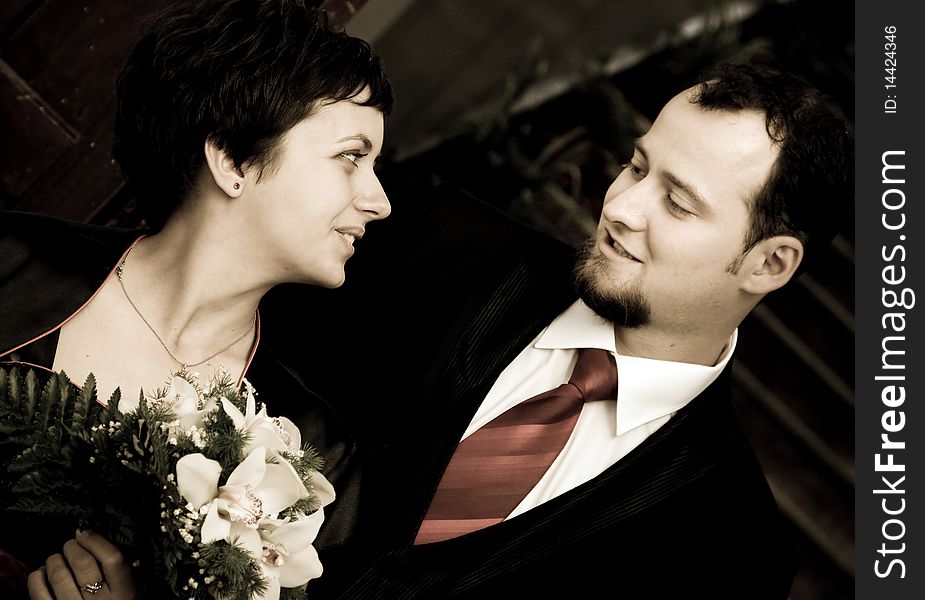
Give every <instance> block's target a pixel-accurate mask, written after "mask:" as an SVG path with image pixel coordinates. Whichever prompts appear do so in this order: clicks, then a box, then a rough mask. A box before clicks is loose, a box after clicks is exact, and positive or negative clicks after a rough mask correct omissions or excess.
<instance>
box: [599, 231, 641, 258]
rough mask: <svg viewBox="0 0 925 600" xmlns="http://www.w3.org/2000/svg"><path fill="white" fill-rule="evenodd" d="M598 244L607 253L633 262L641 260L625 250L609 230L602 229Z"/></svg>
mask: <svg viewBox="0 0 925 600" xmlns="http://www.w3.org/2000/svg"><path fill="white" fill-rule="evenodd" d="M600 246H601V247H602V249H603V250H605V251H607V253H608V254H609V253H613V254H616V255H617V256H619V257H621V258H625V259H627V260H631V261H633V262H638V263H641V262H642V261H641V260H639V259H638V258H636V257H635V256H633V255H632V254H630V253H629V252H627V250H626V248H624V247H623V245H622V244H621V243H620V242H618V241H617V240H616V239H614V238H613V236H612V235H611V234H610V232H609V231H607V230H605V231H604V236H603V238H602V239H601V242H600Z"/></svg>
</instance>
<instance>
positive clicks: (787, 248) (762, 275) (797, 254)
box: [740, 235, 803, 296]
mask: <svg viewBox="0 0 925 600" xmlns="http://www.w3.org/2000/svg"><path fill="white" fill-rule="evenodd" d="M802 260H803V243H802V242H800V240H798V239H797V238H795V237H793V236H789V235H777V236H774V237H770V238H766V239H763V240H761V241H760V242H758V243H757V244H755V245H754V246H753V247H752V249H751V250H749V251H748V253H747V254H746V256H745V260H744V264H743V265H742V270H741V271H740V274H741V275H742V276H743V280H742V290H743V291H745V292H748V293H749V294H755V295H758V296H764V295H765V294H767V293H768V292H773V291H774V290H776V289H779V288H781V287H783V286H784V284H786V283H787V282H788V281H790V279H791V278H792V277H793V274H794V273H796V270H797V267H799V266H800V262H801V261H802Z"/></svg>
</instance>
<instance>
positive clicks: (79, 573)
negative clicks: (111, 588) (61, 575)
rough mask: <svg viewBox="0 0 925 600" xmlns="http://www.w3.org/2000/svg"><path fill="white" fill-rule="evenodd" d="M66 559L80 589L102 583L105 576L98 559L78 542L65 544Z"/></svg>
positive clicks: (72, 541) (71, 541) (70, 541)
mask: <svg viewBox="0 0 925 600" xmlns="http://www.w3.org/2000/svg"><path fill="white" fill-rule="evenodd" d="M64 558H66V559H67V564H68V566H69V567H70V568H71V572H72V573H74V579H76V580H77V587H78V588H81V589H82V588H83V586H85V585H86V584H88V583H97V582H102V580H103V574H102V572H100V565H99V563H98V562H96V557H95V556H93V555H92V554H90V552H88V551H87V549H86V548H84V547H83V546H81V545H80V544H78V543H77V540H69V541H68V542H67V543H66V544H64Z"/></svg>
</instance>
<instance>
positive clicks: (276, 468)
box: [177, 447, 309, 555]
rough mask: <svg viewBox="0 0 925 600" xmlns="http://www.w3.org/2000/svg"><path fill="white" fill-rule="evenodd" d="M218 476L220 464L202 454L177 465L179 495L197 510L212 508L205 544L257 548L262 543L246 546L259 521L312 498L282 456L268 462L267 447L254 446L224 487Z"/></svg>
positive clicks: (255, 541) (203, 533) (253, 541)
mask: <svg viewBox="0 0 925 600" xmlns="http://www.w3.org/2000/svg"><path fill="white" fill-rule="evenodd" d="M273 454H275V453H273ZM220 475H221V465H219V464H218V462H216V461H214V460H211V459H209V458H206V457H205V456H203V455H202V454H200V453H196V454H187V455H186V456H184V457H182V458H181V459H180V460H178V461H177V489H178V490H179V491H180V495H182V496H183V498H184V499H186V500H187V501H188V502H190V503H191V504H192V505H193V507H194V508H195V509H196V510H202V507H208V508H207V510H208V512H207V514H206V518H205V521H204V522H203V524H202V531H201V532H200V533H201V536H202V542H203V543H204V544H208V543H211V542H214V541H216V540H226V541H229V542H230V541H231V540H232V539H233V538H235V537H238V538H240V539H241V541H242V542H244V543H245V546H248V547H249V548H253V549H257V548H259V539H251V540H250V541H251V543H248V538H254V537H255V536H256V537H257V538H259V534H257V531H256V529H257V523H258V521H259V520H260V519H261V518H263V517H264V516H271V515H276V514H277V513H279V512H280V511H282V510H284V509H286V508H289V507H290V506H292V505H293V504H294V503H295V502H296V501H298V500H301V499H303V498H307V497H308V496H309V494H308V490H306V489H305V484H303V483H302V480H301V479H299V475H298V473H296V471H295V469H293V468H292V465H290V464H289V462H288V461H286V460H285V459H283V458H282V457H277V460H276V461H275V462H274V463H270V464H267V449H266V448H263V447H258V448H254V450H253V451H251V453H250V454H249V455H248V456H247V458H245V459H244V460H243V461H241V464H239V465H238V466H237V467H236V468H235V470H234V471H232V473H231V475H229V477H228V481H227V482H225V485H223V486H221V487H219V486H218V479H219V476H220ZM259 552H260V551H259V550H258V551H257V554H258V555H259Z"/></svg>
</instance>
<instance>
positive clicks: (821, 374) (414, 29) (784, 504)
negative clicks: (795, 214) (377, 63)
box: [0, 0, 855, 600]
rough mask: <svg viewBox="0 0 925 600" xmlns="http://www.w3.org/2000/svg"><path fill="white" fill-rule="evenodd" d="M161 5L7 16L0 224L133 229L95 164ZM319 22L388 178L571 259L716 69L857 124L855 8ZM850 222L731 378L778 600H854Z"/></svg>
mask: <svg viewBox="0 0 925 600" xmlns="http://www.w3.org/2000/svg"><path fill="white" fill-rule="evenodd" d="M170 1H171V0H85V1H83V2H80V1H73V0H3V2H2V3H0V208H6V209H16V210H27V211H37V212H45V213H49V214H54V215H58V216H61V217H65V218H69V219H74V220H79V221H88V222H95V223H101V224H110V225H116V226H137V225H140V224H142V221H141V218H140V216H139V215H138V213H137V209H136V207H135V204H134V202H133V200H132V198H131V196H130V194H128V193H127V191H126V190H125V188H124V186H123V184H122V180H121V178H120V177H119V174H118V170H117V169H116V167H115V165H114V164H113V163H112V161H111V156H110V153H109V151H110V146H111V139H112V136H111V125H112V113H113V82H114V80H115V76H116V74H117V73H118V71H119V69H120V68H121V64H122V61H123V60H124V58H125V56H126V55H127V53H128V50H129V48H130V47H131V45H132V43H133V41H134V39H135V36H136V35H137V31H138V29H137V28H138V24H139V22H140V21H141V19H143V18H144V17H145V16H146V15H148V14H150V13H151V12H154V11H155V10H157V8H159V7H162V6H165V5H167V4H169V3H170ZM323 4H324V5H325V6H326V7H327V9H328V10H329V11H330V12H331V13H332V15H333V18H334V19H335V21H337V22H339V23H341V24H344V25H345V27H346V29H347V31H348V32H349V33H351V34H353V35H357V36H359V37H363V38H365V39H367V40H368V41H369V42H370V43H372V44H373V46H374V47H375V48H376V49H377V50H378V51H379V53H380V54H381V55H382V57H383V58H384V60H385V61H386V66H387V69H388V71H389V74H390V76H391V78H392V81H393V84H394V87H395V92H396V101H397V104H396V108H395V111H394V113H393V114H392V117H391V118H390V120H389V123H388V124H387V130H386V149H385V153H384V156H383V159H382V161H381V167H380V168H381V169H382V170H383V171H386V172H388V171H390V170H396V167H403V168H410V169H412V170H413V171H414V172H416V173H418V174H428V175H429V176H431V177H433V178H434V180H435V181H438V180H439V181H443V182H450V183H453V184H456V185H458V186H460V187H463V188H465V189H467V190H468V191H469V192H471V193H473V194H474V195H476V196H477V197H479V198H481V199H483V200H485V201H486V202H489V203H491V204H494V205H495V206H497V207H498V208H500V209H501V210H503V211H506V212H508V213H510V214H512V215H514V216H515V217H517V218H519V219H521V220H523V221H525V222H527V223H529V224H530V225H532V226H534V227H536V228H538V229H540V230H543V231H545V232H547V233H549V234H550V235H552V236H555V237H558V238H560V239H563V240H565V241H567V242H569V243H573V244H577V243H579V242H580V241H582V240H583V239H584V237H585V236H586V235H587V234H588V233H589V232H591V231H592V230H593V228H594V225H595V222H596V219H597V212H598V211H599V210H600V206H601V203H602V201H603V197H604V191H605V190H606V189H607V187H608V185H609V184H610V182H611V180H612V179H613V178H614V177H615V176H616V173H617V172H618V169H619V165H620V164H621V163H622V162H624V161H625V160H626V159H627V158H628V157H629V154H630V152H631V147H632V141H633V139H634V138H635V137H636V136H638V135H639V134H641V133H642V132H644V131H645V129H646V128H647V127H648V124H649V123H650V122H651V121H652V120H653V119H654V118H655V116H656V115H657V113H658V110H659V108H660V107H661V106H662V105H663V104H664V103H665V102H666V101H667V100H668V99H669V98H670V97H671V96H673V95H674V94H675V93H677V92H678V91H680V90H681V89H683V88H685V87H687V86H689V85H691V84H692V83H694V82H696V81H697V80H698V79H699V78H700V76H701V75H702V73H703V72H704V70H705V69H707V68H708V67H709V66H711V65H713V64H716V63H718V62H724V61H736V62H738V61H748V60H756V59H757V60H762V61H765V62H772V63H774V64H777V65H779V66H781V67H783V68H784V69H786V70H789V71H792V72H795V73H797V74H799V75H801V76H802V77H804V78H805V79H807V80H808V81H810V82H812V83H814V84H815V85H816V86H817V87H819V88H820V89H822V90H823V91H824V92H826V93H827V94H828V95H829V96H830V97H831V99H832V101H833V103H835V104H836V105H838V106H840V107H841V109H842V110H843V111H844V113H845V114H846V116H847V118H848V120H849V122H851V123H853V115H854V6H853V3H846V2H837V1H835V0H816V1H811V0H791V1H785V0H753V1H737V2H732V1H723V0H688V1H677V0H676V1H669V0H647V1H644V2H628V1H626V0H570V1H569V2H562V1H561V0H490V1H488V0H486V1H473V0H365V1H364V0H353V1H352V2H350V1H348V0H326V1H325V2H323ZM391 200H392V202H393V204H397V203H400V202H401V198H396V197H392V198H391ZM845 202H846V210H845V215H844V216H845V218H844V219H843V226H842V230H841V233H840V234H839V236H838V237H837V238H836V240H835V242H834V243H833V244H832V246H831V247H830V248H829V250H828V253H827V255H826V256H825V260H823V261H822V263H821V266H820V268H818V269H816V270H815V271H814V272H811V273H806V274H804V275H803V276H801V277H800V279H799V280H798V281H797V282H796V283H795V284H791V285H790V286H788V287H787V288H786V289H784V290H782V291H780V292H777V293H775V294H773V295H772V296H770V297H768V298H767V299H766V301H765V302H764V303H763V304H762V305H761V306H759V307H758V309H757V310H756V311H755V312H754V313H753V314H752V315H751V316H750V317H749V318H748V319H747V320H746V322H745V323H744V324H743V325H742V327H741V329H740V343H739V346H738V350H737V359H736V363H735V371H734V375H735V382H736V387H735V401H736V404H737V407H738V410H739V412H740V414H741V416H742V418H743V420H744V421H745V424H746V426H747V429H748V430H749V433H750V435H751V437H752V439H753V441H754V444H755V446H756V449H757V451H758V455H759V458H760V460H761V462H762V464H763V466H764V468H765V471H766V473H767V476H768V479H769V481H770V483H771V487H772V489H773V490H774V493H775V496H776V497H777V500H778V503H779V504H780V506H781V508H782V510H783V511H784V513H785V515H786V516H787V517H788V519H789V523H790V526H791V527H792V529H793V533H794V537H795V538H796V539H797V540H798V542H799V550H800V554H801V557H802V559H803V560H802V566H801V569H800V572H799V574H798V576H797V580H796V582H795V584H794V588H793V591H792V594H791V598H792V599H793V600H804V599H807V600H808V599H830V598H831V599H841V598H853V596H854V593H853V579H854V565H853V556H854V514H853V513H854V500H853V498H854V437H853V436H854V402H855V397H854V386H853V381H854V366H853V365H854V231H853V218H851V217H852V215H853V205H850V203H851V202H852V199H848V198H846V199H845ZM0 218H2V217H0ZM833 218H838V215H833ZM692 251H696V249H692ZM729 551H730V552H735V551H736V549H735V548H730V549H729ZM721 573H722V557H717V575H718V576H721Z"/></svg>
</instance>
